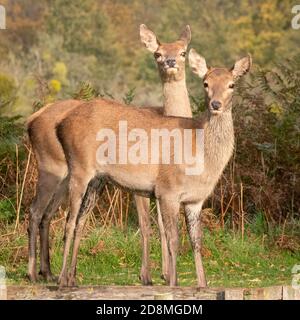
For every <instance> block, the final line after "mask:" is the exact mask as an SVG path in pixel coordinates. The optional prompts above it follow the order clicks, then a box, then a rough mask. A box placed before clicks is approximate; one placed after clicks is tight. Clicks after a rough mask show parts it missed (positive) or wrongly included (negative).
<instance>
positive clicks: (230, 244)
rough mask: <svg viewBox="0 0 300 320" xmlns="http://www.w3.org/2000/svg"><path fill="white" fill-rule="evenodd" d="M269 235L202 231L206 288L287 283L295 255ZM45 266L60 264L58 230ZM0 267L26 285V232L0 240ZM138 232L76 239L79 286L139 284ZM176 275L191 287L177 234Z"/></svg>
mask: <svg viewBox="0 0 300 320" xmlns="http://www.w3.org/2000/svg"><path fill="white" fill-rule="evenodd" d="M157 234H158V233H157V231H156V230H154V233H153V236H152V239H151V264H152V277H153V280H154V284H156V285H162V284H163V281H162V280H161V279H160V272H161V271H160V270H161V268H160V261H161V256H160V255H161V250H160V241H159V237H158V235H157ZM274 234H276V232H275V233H274V232H273V234H272V236H267V235H266V234H264V233H260V234H256V233H255V232H253V231H252V227H249V228H247V229H246V232H245V236H244V238H243V239H242V237H241V235H240V234H239V233H233V232H232V231H223V230H221V229H218V230H214V231H209V230H205V232H204V248H203V252H202V255H203V259H204V265H205V270H206V274H207V279H208V284H209V286H211V287H221V286H222V287H262V286H271V285H279V284H290V283H291V280H292V274H291V269H292V267H293V266H294V265H295V264H300V251H299V250H296V251H294V252H293V251H291V250H287V249H280V248H278V246H277V245H275V242H274ZM51 244H52V248H51V257H52V259H51V263H52V269H53V271H54V272H55V274H58V273H59V270H60V267H61V261H62V247H63V240H62V232H61V231H59V230H57V231H56V232H55V235H53V238H52V242H51ZM0 265H3V266H5V268H6V272H7V278H8V283H14V284H28V283H29V282H28V281H27V280H26V268H27V236H26V234H23V235H20V236H17V235H16V236H14V237H11V238H10V240H9V241H6V242H5V241H1V244H0ZM140 266H141V247H140V233H139V230H138V229H137V228H133V227H132V228H129V229H127V231H126V232H125V231H121V230H120V229H119V228H106V229H103V228H100V227H97V228H93V229H92V230H91V231H90V232H88V233H86V235H85V237H84V238H83V239H82V243H81V249H80V253H79V257H78V272H77V280H78V283H79V284H93V285H140V281H139V269H140ZM178 276H179V283H180V285H182V286H190V285H196V281H195V280H196V275H195V267H194V261H193V254H192V251H191V248H190V244H189V241H188V239H187V237H186V235H185V234H182V235H181V238H180V248H179V257H178Z"/></svg>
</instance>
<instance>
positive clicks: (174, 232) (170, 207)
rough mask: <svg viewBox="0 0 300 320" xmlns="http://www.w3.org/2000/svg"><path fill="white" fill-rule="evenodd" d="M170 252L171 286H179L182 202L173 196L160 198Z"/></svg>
mask: <svg viewBox="0 0 300 320" xmlns="http://www.w3.org/2000/svg"><path fill="white" fill-rule="evenodd" d="M159 205H160V210H161V216H162V221H163V227H164V230H165V234H166V239H167V247H168V254H169V272H168V274H169V276H170V286H172V287H174V286H177V270H176V259H177V251H178V215H179V208H180V203H179V202H178V201H177V200H176V199H174V198H173V197H170V198H168V197H163V198H161V199H159Z"/></svg>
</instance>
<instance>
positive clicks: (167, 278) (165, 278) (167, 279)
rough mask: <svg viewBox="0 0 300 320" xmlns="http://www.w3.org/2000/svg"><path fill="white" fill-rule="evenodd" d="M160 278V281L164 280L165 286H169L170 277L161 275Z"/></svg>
mask: <svg viewBox="0 0 300 320" xmlns="http://www.w3.org/2000/svg"><path fill="white" fill-rule="evenodd" d="M160 277H161V279H162V280H165V282H166V285H169V284H170V276H169V275H168V274H162V275H161V276H160Z"/></svg>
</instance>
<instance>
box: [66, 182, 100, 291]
mask: <svg viewBox="0 0 300 320" xmlns="http://www.w3.org/2000/svg"><path fill="white" fill-rule="evenodd" d="M105 183H106V181H105V180H104V179H103V178H95V179H93V180H92V181H91V182H90V183H89V185H88V188H87V191H86V193H85V195H84V198H83V201H82V204H81V208H80V211H79V215H78V218H77V222H76V227H75V232H74V243H73V252H72V261H71V268H70V273H69V275H68V286H70V287H71V286H75V285H76V266H77V255H78V250H79V245H80V240H81V237H82V233H83V229H84V226H85V222H86V218H87V217H88V213H89V212H90V211H91V210H92V209H93V208H94V206H95V204H96V201H97V199H98V196H99V194H101V193H102V191H103V188H104V186H105Z"/></svg>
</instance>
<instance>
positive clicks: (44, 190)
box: [28, 171, 61, 282]
mask: <svg viewBox="0 0 300 320" xmlns="http://www.w3.org/2000/svg"><path fill="white" fill-rule="evenodd" d="M60 181H61V178H60V177H58V176H55V175H53V174H51V173H48V172H45V171H40V172H39V178H38V183H37V189H36V196H35V198H34V200H33V202H32V205H31V207H30V214H29V226H28V253H29V260H28V276H29V279H30V281H32V282H35V281H37V272H36V242H37V235H38V230H39V225H40V223H41V221H42V217H43V214H44V211H45V210H46V208H47V206H48V205H49V203H50V202H51V199H52V197H53V195H54V191H53V190H56V188H57V186H58V185H59V183H60Z"/></svg>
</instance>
